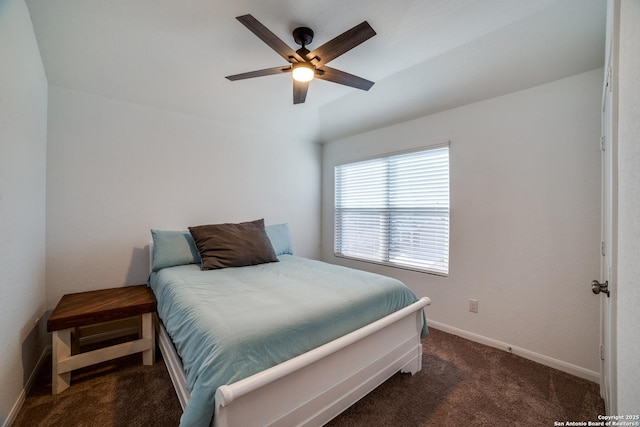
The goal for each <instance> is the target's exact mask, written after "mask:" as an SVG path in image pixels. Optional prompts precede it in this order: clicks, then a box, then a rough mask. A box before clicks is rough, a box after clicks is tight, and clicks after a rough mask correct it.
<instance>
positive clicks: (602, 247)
mask: <svg viewBox="0 0 640 427" xmlns="http://www.w3.org/2000/svg"><path fill="white" fill-rule="evenodd" d="M600 253H601V254H602V256H605V255H606V253H605V251H604V240H603V241H601V242H600Z"/></svg>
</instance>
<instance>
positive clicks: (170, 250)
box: [151, 229, 200, 271]
mask: <svg viewBox="0 0 640 427" xmlns="http://www.w3.org/2000/svg"><path fill="white" fill-rule="evenodd" d="M151 237H153V257H152V261H151V271H158V270H160V269H161V268H167V267H175V266H176V265H185V264H200V254H199V253H198V248H197V247H196V242H195V241H194V240H193V237H192V236H191V233H189V231H188V230H180V231H173V230H153V229H152V230H151Z"/></svg>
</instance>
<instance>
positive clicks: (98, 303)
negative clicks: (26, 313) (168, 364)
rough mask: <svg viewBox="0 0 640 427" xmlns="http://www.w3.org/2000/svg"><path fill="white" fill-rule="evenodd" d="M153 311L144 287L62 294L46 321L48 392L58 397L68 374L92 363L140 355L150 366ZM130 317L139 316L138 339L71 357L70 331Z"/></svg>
mask: <svg viewBox="0 0 640 427" xmlns="http://www.w3.org/2000/svg"><path fill="white" fill-rule="evenodd" d="M155 311H156V298H155V296H154V295H153V292H152V291H151V289H149V288H148V287H147V285H137V286H125V287H122V288H112V289H101V290H98V291H89V292H79V293H75V294H67V295H64V296H63V297H62V298H61V299H60V302H59V303H58V305H57V306H56V308H55V309H54V310H53V313H51V317H49V320H48V322H47V329H48V331H49V332H53V334H52V341H53V374H52V379H51V391H52V393H53V394H58V393H60V392H62V391H64V390H66V389H67V388H68V387H69V385H70V382H71V371H73V370H74V369H79V368H84V367H85V366H89V365H93V364H95V363H100V362H104V361H106V360H111V359H115V358H117V357H122V356H127V355H129V354H134V353H139V352H142V362H143V363H144V364H145V365H152V364H153V363H154V356H155V334H154V328H153V313H154V312H155ZM132 316H142V334H141V335H142V336H141V338H140V339H136V340H133V341H128V342H125V343H122V344H117V345H112V346H110V347H105V348H101V349H98V350H93V351H89V352H86V353H79V354H74V355H72V354H71V332H72V331H73V330H74V328H77V327H81V326H87V325H91V324H95V323H102V322H108V321H111V320H118V319H124V318H127V317H132Z"/></svg>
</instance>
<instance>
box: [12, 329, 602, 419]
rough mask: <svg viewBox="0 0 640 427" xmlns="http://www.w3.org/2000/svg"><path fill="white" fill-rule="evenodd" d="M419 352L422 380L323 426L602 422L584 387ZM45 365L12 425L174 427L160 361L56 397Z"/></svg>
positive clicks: (497, 357) (390, 384)
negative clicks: (421, 355) (420, 354)
mask: <svg viewBox="0 0 640 427" xmlns="http://www.w3.org/2000/svg"><path fill="white" fill-rule="evenodd" d="M423 348H424V356H423V368H422V371H421V372H419V373H418V374H416V375H414V376H411V375H408V374H396V375H395V376H393V377H392V378H390V379H389V380H388V381H387V382H385V383H384V384H382V385H381V386H380V387H378V388H377V389H376V390H374V391H373V392H372V393H370V394H369V395H368V396H366V397H365V398H364V399H362V400H361V401H360V402H358V403H356V404H355V405H354V406H352V407H351V408H349V409H348V410H347V411H345V412H344V413H343V414H341V415H340V416H338V417H337V418H335V419H334V420H333V421H331V422H330V423H329V424H328V426H331V427H360V426H368V427H383V426H388V427H398V426H402V427H411V426H413V427H426V426H441V427H448V426H452V427H453V426H456V427H459V426H530V425H536V426H553V425H554V421H562V422H566V421H585V422H586V421H596V420H597V416H598V414H604V404H603V402H602V399H601V398H600V396H599V387H598V385H597V384H594V383H592V382H589V381H586V380H583V379H580V378H576V377H574V376H571V375H569V374H566V373H564V372H560V371H557V370H554V369H551V368H548V367H546V366H542V365H539V364H537V363H534V362H531V361H529V360H526V359H522V358H520V357H518V356H514V355H512V354H509V353H506V352H503V351H500V350H496V349H493V348H490V347H486V346H483V345H481V344H477V343H474V342H471V341H467V340H465V339H462V338H460V337H456V336H454V335H450V334H447V333H444V332H441V331H438V330H434V329H431V333H430V335H429V337H427V338H425V339H424V340H423ZM49 366H50V362H49V364H48V365H46V367H45V369H43V370H42V372H41V373H40V375H39V376H38V379H37V380H36V383H35V385H34V387H33V389H32V390H31V392H30V393H29V396H28V397H27V399H26V401H25V403H24V406H23V407H22V410H21V411H20V413H19V414H18V417H17V419H16V421H15V423H14V424H13V425H14V427H20V426H28V427H34V426H92V427H93V426H101V427H108V426H127V427H132V426H158V427H161V426H177V425H178V423H179V419H180V413H181V410H180V404H179V403H178V399H177V397H176V395H175V391H174V389H173V386H172V384H171V380H170V378H169V375H168V373H167V371H166V368H165V366H164V362H163V361H162V359H160V358H158V360H157V361H156V363H155V365H154V366H143V365H141V357H140V355H134V356H129V357H125V358H121V359H118V360H117V361H115V362H107V363H103V364H101V365H97V366H96V367H89V368H85V369H82V370H79V371H76V372H74V373H73V374H72V379H71V384H72V385H71V387H70V388H69V389H68V390H66V391H64V392H63V393H61V394H59V395H57V396H51V374H50V369H49Z"/></svg>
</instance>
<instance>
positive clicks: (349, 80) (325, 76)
mask: <svg viewBox="0 0 640 427" xmlns="http://www.w3.org/2000/svg"><path fill="white" fill-rule="evenodd" d="M318 71H319V72H317V73H316V77H317V78H319V79H322V80H327V81H330V82H334V83H339V84H341V85H345V86H351V87H355V88H356V89H362V90H369V89H371V86H373V85H374V82H372V81H369V80H367V79H363V78H362V77H358V76H354V75H353V74H349V73H345V72H344V71H340V70H336V69H335V68H331V67H322V69H321V70H318Z"/></svg>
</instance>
